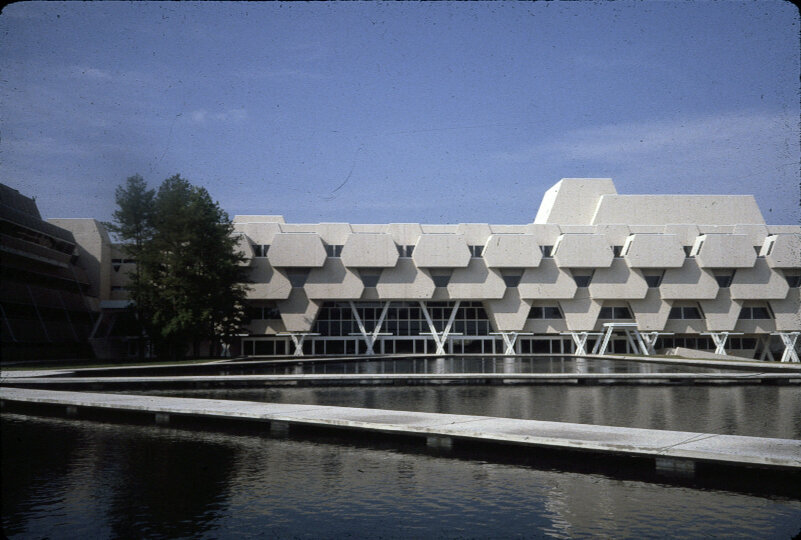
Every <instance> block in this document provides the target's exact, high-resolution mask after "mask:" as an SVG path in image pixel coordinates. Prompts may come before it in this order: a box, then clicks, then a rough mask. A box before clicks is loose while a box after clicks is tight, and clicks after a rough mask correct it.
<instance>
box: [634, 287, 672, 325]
mask: <svg viewBox="0 0 801 540" xmlns="http://www.w3.org/2000/svg"><path fill="white" fill-rule="evenodd" d="M629 305H630V306H631V310H632V312H633V313H632V314H633V315H634V320H635V321H636V322H637V328H638V329H639V330H641V331H643V332H644V331H650V332H654V331H662V330H664V329H665V325H666V324H667V321H668V316H669V315H670V308H671V305H670V303H669V302H665V301H664V300H662V298H660V296H659V290H657V289H648V294H646V296H645V298H643V299H642V300H629Z"/></svg>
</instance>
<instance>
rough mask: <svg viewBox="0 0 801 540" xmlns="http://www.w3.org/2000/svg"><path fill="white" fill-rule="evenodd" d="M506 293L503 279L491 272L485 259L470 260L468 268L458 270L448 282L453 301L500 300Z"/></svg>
mask: <svg viewBox="0 0 801 540" xmlns="http://www.w3.org/2000/svg"><path fill="white" fill-rule="evenodd" d="M505 293H506V283H505V282H504V281H503V278H502V277H501V275H500V274H498V273H497V272H495V271H493V270H489V269H488V268H487V265H486V264H485V262H484V260H483V259H470V264H468V265H467V267H466V268H456V269H455V270H454V271H453V274H452V275H451V279H450V281H449V282H448V294H449V295H450V298H451V299H452V300H472V299H475V300H484V299H500V298H503V295H504V294H505Z"/></svg>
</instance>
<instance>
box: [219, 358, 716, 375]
mask: <svg viewBox="0 0 801 540" xmlns="http://www.w3.org/2000/svg"><path fill="white" fill-rule="evenodd" d="M218 369H220V370H221V371H222V372H225V373H227V374H230V375H236V374H239V372H240V371H241V372H248V373H254V374H291V373H309V374H320V373H323V374H335V373H404V374H405V373H720V372H722V371H723V370H720V369H715V368H706V367H697V366H682V365H677V364H658V363H652V362H637V361H628V360H605V359H597V358H573V357H506V358H504V357H470V356H454V357H440V358H437V357H431V358H393V359H385V360H363V359H360V360H356V361H348V362H343V361H331V360H325V361H319V362H315V361H310V360H306V361H303V362H302V363H301V362H287V363H281V364H266V365H265V364H262V365H259V366H258V367H256V366H249V365H247V364H236V365H228V364H219V368H218Z"/></svg>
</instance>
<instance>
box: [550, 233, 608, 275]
mask: <svg viewBox="0 0 801 540" xmlns="http://www.w3.org/2000/svg"><path fill="white" fill-rule="evenodd" d="M553 258H554V260H555V261H556V264H557V265H559V267H560V268H607V267H608V266H609V265H610V264H612V248H611V247H610V245H609V242H608V241H607V239H606V236H605V235H603V234H563V235H562V236H560V237H559V240H557V242H556V245H555V246H554V255H553Z"/></svg>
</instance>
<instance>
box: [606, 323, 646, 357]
mask: <svg viewBox="0 0 801 540" xmlns="http://www.w3.org/2000/svg"><path fill="white" fill-rule="evenodd" d="M604 326H605V327H606V331H605V332H604V337H603V340H602V341H601V347H600V350H599V351H598V354H600V355H603V354H606V347H607V346H608V345H609V340H611V339H612V334H613V333H614V331H615V330H623V331H624V333H625V334H626V341H628V343H629V346H630V347H631V349H632V350H634V351H640V352H642V354H645V355H647V354H648V347H646V345H645V342H644V341H643V338H642V334H641V333H640V331H639V330H637V328H633V327H630V326H629V325H623V324H617V325H614V324H611V323H610V324H605V325H604ZM632 326H633V325H632Z"/></svg>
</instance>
